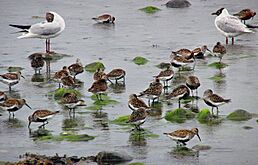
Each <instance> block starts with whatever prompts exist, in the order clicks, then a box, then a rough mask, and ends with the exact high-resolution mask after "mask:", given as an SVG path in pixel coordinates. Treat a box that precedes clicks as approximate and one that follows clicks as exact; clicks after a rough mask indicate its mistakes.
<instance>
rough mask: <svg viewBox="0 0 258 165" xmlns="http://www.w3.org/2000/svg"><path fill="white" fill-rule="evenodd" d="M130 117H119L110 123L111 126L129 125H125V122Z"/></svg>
mask: <svg viewBox="0 0 258 165" xmlns="http://www.w3.org/2000/svg"><path fill="white" fill-rule="evenodd" d="M129 117H130V115H126V116H120V117H118V118H117V119H115V120H112V121H111V123H113V124H117V125H129V123H127V121H128V120H129Z"/></svg>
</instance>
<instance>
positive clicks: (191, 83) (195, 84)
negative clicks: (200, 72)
mask: <svg viewBox="0 0 258 165" xmlns="http://www.w3.org/2000/svg"><path fill="white" fill-rule="evenodd" d="M185 83H186V86H187V87H188V88H190V89H191V93H192V96H194V94H193V90H196V96H198V92H197V89H198V88H199V87H200V85H201V84H200V80H199V79H198V77H196V76H188V77H186V81H185Z"/></svg>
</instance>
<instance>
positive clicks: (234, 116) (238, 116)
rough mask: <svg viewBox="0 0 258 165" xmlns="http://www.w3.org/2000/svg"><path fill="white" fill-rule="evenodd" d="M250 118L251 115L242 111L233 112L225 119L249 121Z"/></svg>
mask: <svg viewBox="0 0 258 165" xmlns="http://www.w3.org/2000/svg"><path fill="white" fill-rule="evenodd" d="M251 118H252V114H251V113H249V112H247V111H245V110H242V109H238V110H235V111H234V112H232V113H230V114H229V115H228V116H227V119H229V120H234V121H243V120H249V119H251Z"/></svg>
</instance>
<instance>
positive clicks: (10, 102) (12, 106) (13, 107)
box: [0, 98, 31, 117]
mask: <svg viewBox="0 0 258 165" xmlns="http://www.w3.org/2000/svg"><path fill="white" fill-rule="evenodd" d="M23 105H26V106H27V107H29V108H30V109H31V107H30V106H29V105H28V104H27V103H26V100H25V99H15V98H8V99H7V100H5V101H4V102H3V103H0V107H1V108H2V109H3V110H6V111H8V112H9V117H11V113H13V117H14V112H15V111H18V110H19V109H21V108H22V107H23Z"/></svg>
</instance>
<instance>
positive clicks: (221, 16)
mask: <svg viewBox="0 0 258 165" xmlns="http://www.w3.org/2000/svg"><path fill="white" fill-rule="evenodd" d="M212 15H217V17H216V18H215V26H216V28H217V29H218V31H219V32H221V33H222V34H223V35H224V36H226V44H228V37H230V38H232V45H234V37H236V36H239V35H241V34H244V33H253V31H251V30H250V29H248V28H247V26H246V25H245V24H243V23H242V22H241V21H240V19H238V18H237V17H235V16H232V15H230V14H229V13H228V10H227V9H225V8H221V9H219V10H218V11H216V12H215V13H212Z"/></svg>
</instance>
